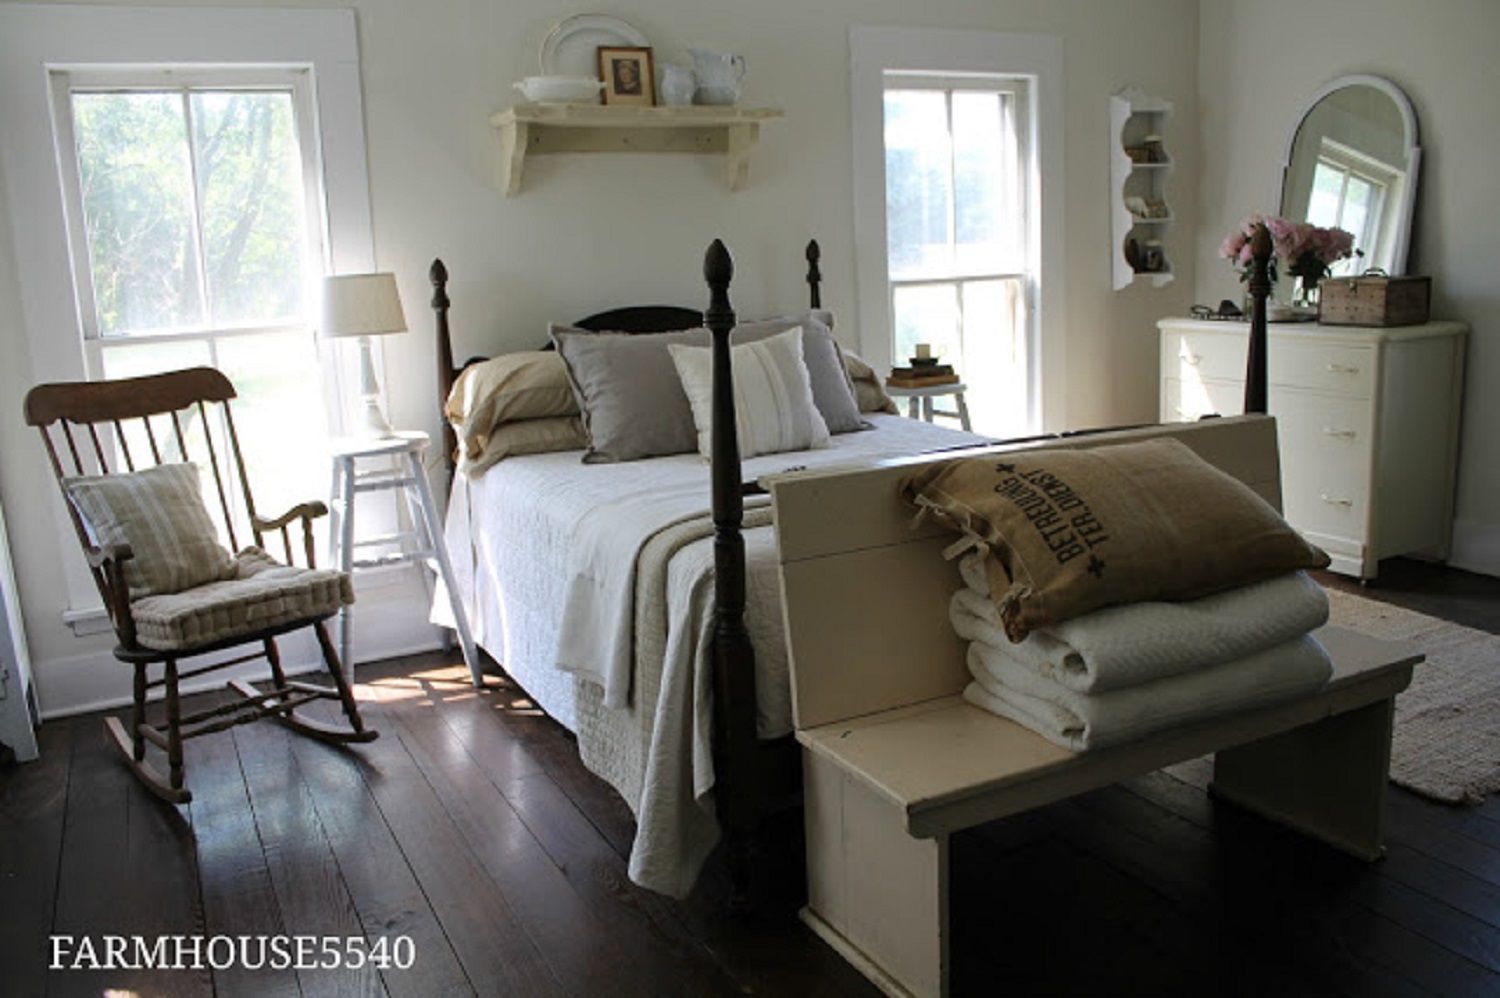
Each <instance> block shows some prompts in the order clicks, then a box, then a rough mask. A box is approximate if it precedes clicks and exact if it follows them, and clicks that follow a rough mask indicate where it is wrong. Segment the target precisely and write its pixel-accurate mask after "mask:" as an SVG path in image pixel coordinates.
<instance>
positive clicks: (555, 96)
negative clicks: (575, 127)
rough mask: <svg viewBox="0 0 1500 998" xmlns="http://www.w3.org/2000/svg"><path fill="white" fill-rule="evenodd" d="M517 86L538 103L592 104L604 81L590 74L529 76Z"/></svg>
mask: <svg viewBox="0 0 1500 998" xmlns="http://www.w3.org/2000/svg"><path fill="white" fill-rule="evenodd" d="M515 86H516V89H517V90H519V91H521V93H522V94H524V95H525V96H526V99H527V100H529V101H534V102H536V103H538V104H582V103H590V104H592V103H594V102H595V101H597V100H598V99H599V91H600V90H602V89H603V88H604V82H603V81H602V80H597V79H594V78H593V77H590V76H528V77H526V78H525V79H524V80H522V81H521V82H520V83H517V84H516V85H515Z"/></svg>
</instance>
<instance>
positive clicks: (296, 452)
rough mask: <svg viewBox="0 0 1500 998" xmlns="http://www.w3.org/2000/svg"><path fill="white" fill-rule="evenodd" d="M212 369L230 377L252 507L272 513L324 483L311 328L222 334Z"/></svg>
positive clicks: (317, 491)
mask: <svg viewBox="0 0 1500 998" xmlns="http://www.w3.org/2000/svg"><path fill="white" fill-rule="evenodd" d="M217 347H218V353H219V365H218V366H219V370H221V371H223V372H224V373H225V375H227V376H228V377H229V380H230V381H232V382H234V388H235V391H236V392H237V393H238V396H239V397H238V398H236V399H235V402H234V425H235V431H236V433H237V434H238V436H239V440H240V448H241V450H242V451H243V453H244V456H245V468H246V471H247V472H248V474H249V476H250V484H251V485H253V486H254V488H255V505H256V508H257V509H259V510H262V511H264V512H266V513H280V512H281V511H283V510H285V509H287V508H289V507H291V506H292V505H293V504H294V503H299V502H304V501H306V500H308V499H313V498H316V497H317V496H320V495H322V494H323V492H324V490H326V489H327V487H328V482H327V476H328V452H327V439H328V437H327V434H328V430H327V424H326V422H325V419H324V415H323V405H322V393H321V387H320V382H319V375H318V357H317V351H316V347H315V346H314V343H313V336H312V333H310V332H306V333H275V334H262V335H254V336H231V337H223V338H221V339H219V340H218V342H217Z"/></svg>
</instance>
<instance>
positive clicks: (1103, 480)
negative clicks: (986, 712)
mask: <svg viewBox="0 0 1500 998" xmlns="http://www.w3.org/2000/svg"><path fill="white" fill-rule="evenodd" d="M901 488H902V494H903V495H904V496H905V497H906V499H907V501H909V502H911V503H912V504H913V505H915V506H917V507H918V508H923V509H927V510H929V511H930V512H931V513H932V514H933V515H935V516H936V517H937V518H938V519H939V520H940V521H941V522H943V523H946V524H947V525H949V526H951V527H953V528H954V529H955V530H957V531H960V532H963V533H967V534H970V535H972V536H974V537H975V538H976V539H978V540H980V541H982V542H983V543H984V545H985V546H986V547H987V548H988V549H989V553H988V556H987V558H986V568H987V571H988V575H989V583H990V592H991V594H993V597H994V599H995V602H996V605H997V606H998V607H999V609H1000V615H1001V619H1002V620H1003V621H1004V623H1005V630H1006V634H1007V635H1008V636H1009V637H1010V639H1011V640H1012V641H1020V640H1022V639H1023V638H1025V637H1026V635H1027V634H1029V633H1030V632H1031V631H1033V630H1035V629H1036V628H1038V627H1046V626H1049V625H1052V624H1057V623H1061V622H1062V621H1064V620H1069V619H1071V618H1073V617H1077V616H1080V615H1082V614H1085V613H1089V612H1090V611H1092V610H1097V609H1100V608H1101V607H1106V606H1114V605H1117V604H1121V603H1137V602H1142V601H1145V600H1185V599H1196V598H1197V597H1199V596H1206V595H1208V594H1209V593H1214V592H1219V591H1220V590H1224V589H1232V588H1234V587H1237V586H1244V585H1249V584H1250V583H1253V582H1258V581H1260V580H1262V579H1267V578H1270V577H1272V576H1275V575H1282V574H1285V573H1287V572H1293V571H1296V570H1298V569H1308V568H1326V567H1327V566H1328V556H1327V555H1326V554H1324V553H1323V552H1322V551H1320V550H1318V549H1317V548H1316V547H1314V546H1313V545H1311V544H1309V543H1308V542H1307V541H1305V540H1303V539H1302V537H1301V535H1299V534H1298V533H1297V532H1296V531H1295V530H1293V529H1292V528H1291V527H1290V526H1289V525H1288V524H1287V522H1286V521H1285V520H1283V519H1282V518H1281V517H1280V516H1279V515H1278V514H1277V513H1276V511H1275V510H1274V509H1272V508H1271V506H1270V505H1269V504H1268V503H1267V502H1266V501H1265V500H1264V499H1262V498H1261V497H1260V496H1258V495H1256V494H1255V492H1253V491H1252V490H1251V489H1250V488H1249V487H1248V486H1246V485H1245V484H1243V483H1242V482H1240V481H1239V480H1238V479H1236V478H1234V477H1233V476H1231V475H1228V474H1225V473H1224V472H1222V471H1220V470H1219V469H1217V468H1215V467H1214V466H1213V465H1211V464H1209V463H1208V462H1206V461H1204V460H1203V459H1202V458H1200V457H1198V455H1196V454H1194V453H1193V452H1192V450H1191V449H1190V448H1188V447H1187V446H1186V445H1185V444H1182V443H1181V442H1179V441H1177V440H1172V439H1169V438H1167V439H1159V440H1148V441H1143V442H1140V443H1130V444H1117V445H1114V446H1110V447H1095V448H1089V449H1080V450H1053V451H1047V450H1043V451H1035V452H1029V453H1024V454H998V455H991V456H988V457H975V458H966V459H964V460H961V461H952V462H949V463H947V464H941V465H932V466H929V467H927V468H924V469H922V470H921V471H919V472H917V473H915V474H913V475H911V476H910V477H908V478H907V479H905V480H904V481H903V482H902V486H901Z"/></svg>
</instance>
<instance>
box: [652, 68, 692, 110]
mask: <svg viewBox="0 0 1500 998" xmlns="http://www.w3.org/2000/svg"><path fill="white" fill-rule="evenodd" d="M697 90H698V78H697V77H696V76H695V75H694V74H693V71H692V70H691V69H688V68H687V67H686V66H673V65H671V64H668V65H665V66H663V67H662V68H661V89H660V93H661V102H662V103H663V104H666V105H668V106H670V107H683V106H684V105H687V104H691V103H692V102H693V94H694V93H695V92H697Z"/></svg>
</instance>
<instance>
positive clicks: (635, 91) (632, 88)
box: [599, 45, 656, 107]
mask: <svg viewBox="0 0 1500 998" xmlns="http://www.w3.org/2000/svg"><path fill="white" fill-rule="evenodd" d="M599 79H601V80H603V81H604V103H606V104H636V105H644V106H646V107H650V106H651V105H652V104H655V103H656V73H655V70H654V67H653V66H652V64H651V50H650V49H649V48H644V47H641V48H637V47H613V46H607V45H600V46H599Z"/></svg>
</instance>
